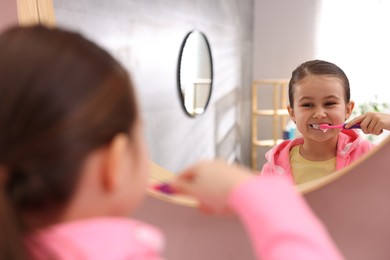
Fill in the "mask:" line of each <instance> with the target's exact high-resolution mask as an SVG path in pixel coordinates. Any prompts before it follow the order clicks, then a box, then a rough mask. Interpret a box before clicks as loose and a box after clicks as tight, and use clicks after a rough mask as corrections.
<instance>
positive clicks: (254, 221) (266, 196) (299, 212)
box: [229, 177, 343, 260]
mask: <svg viewBox="0 0 390 260" xmlns="http://www.w3.org/2000/svg"><path fill="white" fill-rule="evenodd" d="M229 205H230V206H231V207H232V208H233V209H234V211H235V212H236V213H237V215H238V216H239V217H240V219H241V221H242V223H243V225H244V226H245V228H246V230H247V232H248V235H249V237H250V238H251V241H252V245H253V247H254V250H255V253H256V256H257V258H258V259H263V260H264V259H265V260H268V259H300V260H305V259H308V260H312V259H316V260H319V259H324V260H325V259H327V260H328V259H332V260H336V259H343V257H342V256H341V254H340V252H339V251H338V249H337V247H336V246H335V245H334V243H333V241H332V240H331V238H330V236H329V235H328V233H327V231H326V229H325V228H324V226H323V225H322V223H321V222H320V221H319V220H318V219H317V218H316V216H315V215H314V214H313V212H312V211H311V210H310V209H309V207H308V206H307V204H306V203H305V201H304V199H303V198H302V197H301V196H300V195H299V194H298V193H297V192H296V190H295V189H294V187H293V186H292V185H291V184H290V183H288V181H286V180H284V179H283V178H272V177H268V178H266V177H263V178H259V177H255V178H253V179H251V180H249V181H246V182H244V183H241V184H239V185H238V186H237V187H236V188H235V189H234V190H233V191H232V193H231V194H230V198H229Z"/></svg>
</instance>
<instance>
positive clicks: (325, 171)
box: [290, 145, 336, 184]
mask: <svg viewBox="0 0 390 260" xmlns="http://www.w3.org/2000/svg"><path fill="white" fill-rule="evenodd" d="M299 147H300V145H297V146H294V147H293V148H292V149H291V151H290V165H291V171H292V174H293V178H294V183H295V184H302V183H305V182H308V181H311V180H314V179H318V178H321V177H324V176H327V175H329V174H331V173H333V172H334V171H335V170H336V157H334V158H332V159H329V160H326V161H321V162H317V161H309V160H306V159H305V158H303V157H302V156H301V155H300V154H299Z"/></svg>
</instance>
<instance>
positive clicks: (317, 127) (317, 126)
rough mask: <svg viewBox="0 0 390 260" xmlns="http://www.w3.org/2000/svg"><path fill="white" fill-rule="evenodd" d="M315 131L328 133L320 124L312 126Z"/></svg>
mask: <svg viewBox="0 0 390 260" xmlns="http://www.w3.org/2000/svg"><path fill="white" fill-rule="evenodd" d="M311 126H312V127H313V128H314V129H317V130H322V132H324V133H326V131H328V129H321V127H320V126H321V125H320V124H312V125H311Z"/></svg>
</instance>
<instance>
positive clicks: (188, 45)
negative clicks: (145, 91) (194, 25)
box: [177, 30, 213, 117]
mask: <svg viewBox="0 0 390 260" xmlns="http://www.w3.org/2000/svg"><path fill="white" fill-rule="evenodd" d="M177 81H178V85H179V96H180V100H181V104H182V106H183V108H184V111H185V112H186V113H187V114H188V115H189V116H190V117H196V116H198V115H201V114H203V113H204V112H205V110H206V107H207V105H208V103H209V100H210V96H211V89H212V83H213V65H212V57H211V50H210V45H209V43H208V41H207V38H206V36H205V35H204V34H203V33H202V32H200V31H197V30H194V31H191V32H189V33H188V34H187V35H186V37H185V38H184V41H183V43H182V46H181V48H180V55H179V62H178V70H177Z"/></svg>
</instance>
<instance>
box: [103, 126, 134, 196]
mask: <svg viewBox="0 0 390 260" xmlns="http://www.w3.org/2000/svg"><path fill="white" fill-rule="evenodd" d="M128 146H129V137H128V136H127V135H126V134H123V133H121V134H117V135H116V136H115V137H114V138H113V139H112V141H111V143H110V144H109V147H108V148H107V149H108V150H107V153H106V164H105V169H104V170H103V172H102V179H101V180H102V185H103V188H104V189H105V190H106V191H113V190H115V189H116V188H118V186H120V185H121V181H122V178H123V176H122V174H124V165H125V164H126V163H128V161H127V162H126V160H130V159H131V158H128V157H129V156H126V155H127V154H128V152H127V150H128V149H129V148H128Z"/></svg>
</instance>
